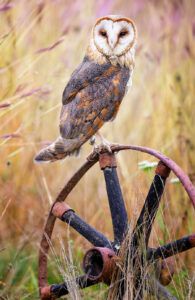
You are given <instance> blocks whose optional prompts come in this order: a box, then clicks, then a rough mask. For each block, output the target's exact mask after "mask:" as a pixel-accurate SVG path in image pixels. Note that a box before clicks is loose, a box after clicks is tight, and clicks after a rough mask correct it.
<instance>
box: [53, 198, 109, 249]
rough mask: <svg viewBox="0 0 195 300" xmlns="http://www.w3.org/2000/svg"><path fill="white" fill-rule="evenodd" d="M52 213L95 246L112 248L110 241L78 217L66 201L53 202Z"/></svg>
mask: <svg viewBox="0 0 195 300" xmlns="http://www.w3.org/2000/svg"><path fill="white" fill-rule="evenodd" d="M52 213H53V215H54V216H56V217H58V218H60V219H61V220H62V221H63V222H66V223H67V224H69V225H70V226H71V227H73V228H74V229H75V230H76V231H77V232H78V233H80V234H81V235H82V236H83V237H84V238H86V239H87V240H88V241H89V242H90V243H92V244H93V245H94V246H96V247H108V248H112V245H111V242H110V241H109V240H108V239H107V238H106V237H105V236H104V235H103V234H101V233H100V232H98V231H97V230H96V229H95V228H93V227H92V226H90V225H89V224H88V223H87V222H86V221H84V220H83V219H82V218H80V217H79V216H78V215H77V214H76V213H75V212H74V211H73V210H72V209H71V208H70V207H69V206H68V205H67V204H66V203H64V202H57V203H55V204H54V206H53V209H52Z"/></svg>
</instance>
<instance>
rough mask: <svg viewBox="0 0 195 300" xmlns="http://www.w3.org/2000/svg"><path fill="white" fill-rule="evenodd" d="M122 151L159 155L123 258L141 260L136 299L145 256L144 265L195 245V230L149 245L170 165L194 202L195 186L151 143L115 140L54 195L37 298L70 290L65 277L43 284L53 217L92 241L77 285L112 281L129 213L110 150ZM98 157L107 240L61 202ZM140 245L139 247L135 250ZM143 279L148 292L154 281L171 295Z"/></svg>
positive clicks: (41, 255) (43, 242)
mask: <svg viewBox="0 0 195 300" xmlns="http://www.w3.org/2000/svg"><path fill="white" fill-rule="evenodd" d="M120 150H136V151H141V152H145V153H148V154H150V155H152V156H155V157H156V158H158V159H159V160H160V161H159V163H158V165H157V168H156V174H155V176H154V179H153V182H152V184H151V187H150V189H149V192H148V195H147V197H146V200H145V203H144V205H143V208H142V210H141V213H140V216H139V218H138V220H137V223H136V226H135V228H134V230H133V234H132V238H131V243H130V247H129V249H127V252H128V255H127V257H130V258H131V259H132V261H133V264H136V259H139V261H140V262H141V263H140V264H139V267H138V268H137V269H136V272H135V275H134V276H135V279H134V285H135V292H138V297H137V299H142V295H143V289H144V286H145V285H144V279H143V278H142V276H141V268H142V267H143V266H144V263H145V262H144V261H146V262H147V264H150V263H153V262H154V261H156V260H158V259H166V258H168V257H171V256H173V255H175V254H177V253H180V252H183V251H186V250H188V249H190V248H193V247H195V234H193V235H190V236H186V237H184V238H182V239H179V240H177V241H173V242H171V243H169V244H167V245H164V246H162V247H158V248H156V249H154V248H149V247H148V241H149V238H150V233H151V230H152V225H153V222H154V219H155V216H156V213H157V210H158V207H159V203H160V199H161V196H162V194H163V191H164V187H165V183H166V178H167V177H168V176H169V173H170V171H171V170H172V171H173V172H174V173H175V175H176V176H177V177H178V178H179V179H180V181H181V183H182V184H183V186H184V188H185V190H186V192H187V194H188V196H189V198H190V200H191V201H192V204H193V206H194V207H195V187H194V186H193V184H192V183H191V181H190V179H189V178H188V176H187V175H186V174H185V173H184V172H183V171H182V169H181V168H180V167H179V166H178V165H177V164H176V163H175V162H174V161H172V160H171V159H169V158H167V157H166V156H164V155H163V154H161V153H159V152H157V151H155V150H152V149H149V148H144V147H139V146H120V145H117V146H112V153H108V152H107V151H106V150H104V149H102V151H100V152H99V153H96V152H94V153H92V154H91V155H90V156H89V157H88V158H87V160H86V162H85V163H84V164H83V165H82V166H81V167H80V169H78V170H77V171H76V172H75V174H74V175H73V176H72V177H71V178H70V180H69V181H68V182H67V183H66V185H65V186H64V188H63V189H62V190H61V192H60V193H59V195H58V196H57V198H56V201H55V203H54V204H53V206H52V207H51V210H50V213H49V216H48V218H47V221H46V223H45V226H44V230H43V235H42V239H41V243H40V250H39V291H40V299H42V300H43V299H56V298H59V297H60V296H62V295H66V294H68V293H69V292H68V285H67V283H66V282H64V283H60V284H52V285H51V286H48V283H47V256H48V251H49V243H48V240H50V239H51V236H52V232H53V228H54V224H55V220H56V218H58V219H61V220H62V221H63V222H66V223H68V224H69V225H70V226H72V227H73V228H74V229H75V230H76V231H77V232H78V233H80V234H81V235H82V236H83V237H84V238H86V239H87V240H88V241H89V242H90V243H92V244H93V245H94V247H92V248H91V249H89V250H88V251H87V252H86V254H85V256H84V259H83V271H84V275H83V276H80V277H78V278H75V282H76V283H77V285H78V287H79V288H80V289H83V288H85V287H88V286H91V285H94V284H97V283H98V282H100V281H103V282H105V283H106V284H110V282H111V278H112V275H113V270H114V267H115V260H117V255H118V252H119V249H120V247H121V244H122V243H123V241H124V239H125V237H126V235H127V232H128V227H129V221H128V217H127V212H126V209H125V205H124V201H123V196H122V192H121V189H120V184H119V180H118V175H117V171H116V159H115V155H114V152H118V151H120ZM97 161H99V163H100V168H101V169H102V170H103V172H104V177H105V182H106V189H107V194H108V200H109V206H110V211H111V217H112V224H113V232H114V241H109V240H108V239H107V238H106V237H105V236H104V235H103V234H101V233H100V232H98V231H97V230H95V229H94V228H93V227H91V226H90V225H89V224H88V223H87V222H85V221H84V220H83V219H81V218H80V217H79V216H78V215H77V214H76V213H75V212H74V210H73V209H72V208H70V207H69V206H68V205H67V204H66V203H64V200H65V199H66V198H67V196H68V195H69V193H70V192H71V191H72V189H73V188H74V187H75V186H76V184H77V183H78V182H79V180H80V179H81V178H82V177H83V176H84V174H85V173H86V172H87V171H88V170H89V169H90V168H91V167H92V166H93V165H94V164H95V163H96V162H97ZM143 241H144V249H143ZM140 249H141V251H138V250H140ZM143 254H144V255H143ZM147 280H149V281H150V285H151V289H150V292H151V293H152V290H153V288H152V286H155V287H154V288H155V289H156V293H158V294H159V295H164V297H165V299H175V298H174V297H173V296H171V295H170V293H169V292H168V290H166V289H165V288H164V287H163V286H162V285H161V284H160V283H159V282H157V281H154V280H153V279H147ZM123 281H125V279H123ZM123 293H124V284H122V285H121V289H120V291H119V296H118V299H120V298H122V296H123Z"/></svg>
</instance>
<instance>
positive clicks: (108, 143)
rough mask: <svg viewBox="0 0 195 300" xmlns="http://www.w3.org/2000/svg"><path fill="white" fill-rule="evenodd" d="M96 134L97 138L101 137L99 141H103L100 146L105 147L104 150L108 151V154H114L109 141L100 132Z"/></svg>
mask: <svg viewBox="0 0 195 300" xmlns="http://www.w3.org/2000/svg"><path fill="white" fill-rule="evenodd" d="M96 134H97V136H98V137H99V139H100V141H101V145H100V146H101V147H103V148H106V150H107V151H108V152H112V149H111V146H112V143H110V142H109V141H107V140H106V139H105V138H104V137H103V135H102V134H101V133H100V132H99V131H97V133H96Z"/></svg>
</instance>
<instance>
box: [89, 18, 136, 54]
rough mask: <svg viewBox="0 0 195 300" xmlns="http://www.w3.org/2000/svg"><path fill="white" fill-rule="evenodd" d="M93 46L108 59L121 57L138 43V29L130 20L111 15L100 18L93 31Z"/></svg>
mask: <svg viewBox="0 0 195 300" xmlns="http://www.w3.org/2000/svg"><path fill="white" fill-rule="evenodd" d="M92 39H93V44H94V46H95V47H96V49H97V50H98V51H99V52H100V53H101V54H103V55H104V56H106V57H111V58H112V57H113V58H114V57H120V56H122V55H124V54H126V53H127V52H128V51H129V50H130V49H131V48H133V46H134V45H135V43H136V28H135V25H134V23H133V21H131V20H130V19H128V18H125V17H122V16H118V15H109V16H106V17H103V18H100V19H99V20H97V22H96V23H95V25H94V27H93V30H92Z"/></svg>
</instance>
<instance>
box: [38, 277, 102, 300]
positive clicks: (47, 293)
mask: <svg viewBox="0 0 195 300" xmlns="http://www.w3.org/2000/svg"><path fill="white" fill-rule="evenodd" d="M75 283H76V284H77V285H78V288H79V289H84V288H86V287H89V286H92V285H94V284H96V283H97V281H95V280H90V279H89V278H87V276H86V275H83V276H79V277H77V278H75V279H74V280H69V281H68V282H63V283H59V284H52V285H50V286H46V287H43V288H41V295H42V298H41V299H42V300H47V299H48V300H49V299H50V300H51V299H57V298H59V297H61V296H64V295H67V294H69V291H68V287H71V286H74V285H75Z"/></svg>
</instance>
